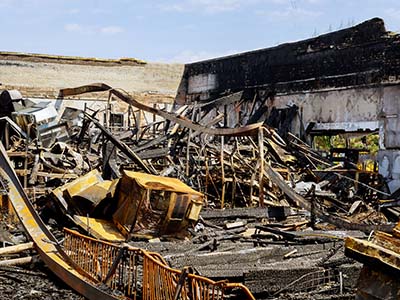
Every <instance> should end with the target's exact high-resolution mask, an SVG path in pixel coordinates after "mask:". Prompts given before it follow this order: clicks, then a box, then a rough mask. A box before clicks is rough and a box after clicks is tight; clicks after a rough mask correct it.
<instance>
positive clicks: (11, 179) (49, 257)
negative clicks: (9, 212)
mask: <svg viewBox="0 0 400 300" xmlns="http://www.w3.org/2000/svg"><path fill="white" fill-rule="evenodd" d="M0 167H1V168H0V175H1V177H2V178H3V180H4V179H5V180H7V181H8V196H9V199H10V201H11V203H12V205H13V207H14V210H15V212H16V213H17V215H18V217H19V219H20V220H21V223H22V225H23V227H24V228H25V231H26V232H27V234H28V235H29V236H30V238H31V239H32V240H33V242H34V244H35V248H36V250H37V252H38V253H39V255H40V257H41V259H42V260H43V261H44V262H45V264H46V265H47V266H48V267H49V269H50V270H51V271H52V272H54V273H55V274H56V275H57V276H58V277H59V278H60V279H61V280H62V281H64V282H65V283H66V284H67V285H69V286H70V287H71V288H73V289H74V290H76V291H77V292H78V293H80V294H82V295H83V296H85V297H86V298H88V299H90V300H98V299H110V300H111V299H117V298H115V297H113V296H112V295H109V294H107V293H105V292H103V291H101V290H99V289H97V287H96V286H95V284H96V281H95V280H93V278H91V277H90V276H88V274H86V272H84V271H83V270H82V269H81V268H79V267H77V265H76V264H74V263H73V262H72V260H71V259H69V257H68V255H67V254H66V253H65V252H64V251H63V249H62V248H61V246H60V245H59V244H58V242H57V240H56V238H55V237H54V236H53V234H52V233H51V232H50V231H49V230H48V229H47V227H46V225H45V224H44V223H43V221H42V220H41V219H40V217H39V215H38V214H37V212H36V211H35V209H34V207H33V205H32V204H31V202H30V201H29V199H28V197H27V196H26V194H25V192H24V189H23V188H22V186H21V183H20V181H19V180H18V177H17V175H16V174H15V171H14V170H13V168H12V166H11V163H10V161H9V160H8V157H7V153H6V151H5V149H4V147H3V145H2V144H1V143H0ZM67 263H68V264H69V265H68V264H67ZM73 270H75V272H74V271H73Z"/></svg>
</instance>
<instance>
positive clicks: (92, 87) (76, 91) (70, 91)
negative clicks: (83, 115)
mask: <svg viewBox="0 0 400 300" xmlns="http://www.w3.org/2000/svg"><path fill="white" fill-rule="evenodd" d="M109 89H111V87H110V86H109V85H107V84H104V83H92V84H88V85H83V86H79V87H75V88H66V89H61V90H60V92H59V94H58V97H59V98H63V97H68V96H76V95H80V94H85V93H94V92H105V91H108V90H109Z"/></svg>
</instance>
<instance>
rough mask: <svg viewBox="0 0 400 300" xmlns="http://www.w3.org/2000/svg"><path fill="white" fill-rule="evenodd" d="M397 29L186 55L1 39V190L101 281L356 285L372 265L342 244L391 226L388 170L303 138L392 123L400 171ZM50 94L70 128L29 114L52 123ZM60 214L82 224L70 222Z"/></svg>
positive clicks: (260, 294)
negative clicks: (103, 52)
mask: <svg viewBox="0 0 400 300" xmlns="http://www.w3.org/2000/svg"><path fill="white" fill-rule="evenodd" d="M399 40H400V36H399V35H396V34H393V33H390V32H387V30H386V29H385V27H384V24H383V21H382V20H380V19H372V20H369V21H367V22H364V23H362V24H360V25H357V26H354V27H352V28H348V29H344V30H340V31H337V32H332V33H328V34H325V35H322V36H319V37H315V38H312V39H309V40H304V41H299V42H294V43H288V44H284V45H280V46H277V47H274V48H267V49H261V50H257V51H252V52H248V53H242V54H237V55H233V56H228V57H223V58H217V59H212V60H207V61H203V62H198V63H193V64H188V65H185V66H182V65H166V64H151V63H145V62H143V61H140V60H135V59H120V60H102V59H90V58H86V59H85V58H73V57H60V56H48V55H30V54H20V53H6V52H3V53H0V71H1V72H2V74H4V76H3V77H2V78H1V80H2V83H3V88H4V89H6V90H7V91H5V92H3V93H4V94H2V95H3V96H2V98H1V99H2V101H4V103H5V104H7V105H9V110H7V112H6V113H7V117H11V118H13V119H14V120H15V122H16V123H17V124H16V126H15V128H20V130H19V131H18V132H17V133H16V136H17V138H14V139H9V135H8V134H4V136H3V137H4V139H5V140H9V141H10V142H9V143H8V144H7V143H5V146H6V147H5V148H4V149H3V148H2V147H0V150H1V151H0V163H1V166H2V168H0V171H1V172H0V181H1V183H2V189H1V194H2V195H3V196H5V197H8V198H9V200H10V201H11V203H12V204H13V206H14V208H15V210H16V213H17V214H18V216H19V217H20V218H21V220H22V221H23V225H24V226H25V230H26V232H27V233H28V235H29V236H30V238H31V239H32V240H33V241H34V243H35V246H36V247H37V249H38V250H39V252H40V253H39V254H41V255H42V256H41V257H42V259H43V260H44V261H45V262H46V263H47V264H48V265H49V267H50V269H52V270H53V271H55V273H56V274H58V275H59V276H60V277H61V278H63V280H65V282H66V283H68V284H69V285H70V286H71V287H73V288H75V289H76V290H77V291H78V292H79V293H81V294H83V295H86V296H87V297H88V298H90V299H98V297H99V295H101V296H105V294H107V293H108V292H109V290H108V289H111V290H113V292H118V293H122V294H123V295H125V296H127V297H131V298H136V297H139V298H140V296H142V295H143V299H147V298H146V297H147V296H146V295H153V294H154V295H155V299H159V298H157V297H158V294H159V293H158V292H159V291H160V290H163V291H165V290H169V291H172V293H171V295H172V294H174V299H179V295H181V296H182V297H181V298H184V299H186V298H195V299H199V300H200V299H203V298H207V297H204V295H207V296H210V295H212V296H213V297H214V296H221V297H222V298H221V299H244V298H245V297H244V296H245V295H247V298H248V299H254V298H255V297H257V298H258V299H272V298H274V299H288V295H290V297H291V298H290V299H304V297H305V295H308V296H309V297H314V296H315V297H317V298H315V299H350V298H351V297H353V296H354V293H355V285H356V282H355V281H356V279H357V278H358V275H359V272H360V269H361V265H360V264H359V263H357V262H355V261H353V260H350V259H348V258H345V257H344V251H342V250H343V239H344V238H346V237H347V238H349V237H356V238H362V239H364V238H365V237H366V236H368V234H369V233H370V232H371V231H382V232H385V233H379V234H377V236H382V237H385V239H386V238H387V233H389V232H391V231H392V229H393V226H394V224H393V223H391V222H394V221H396V222H397V221H398V217H399V216H400V209H399V208H396V207H395V208H396V209H397V210H393V211H392V212H390V213H388V210H383V209H382V208H387V207H384V206H383V204H382V202H381V199H382V198H381V196H382V195H384V196H393V194H392V193H388V191H382V190H380V188H382V186H384V184H382V181H381V177H380V176H378V174H376V172H364V173H362V172H359V171H360V170H358V169H357V168H355V167H354V165H351V164H349V167H347V165H346V164H343V166H342V165H338V164H335V163H334V162H332V161H330V160H328V159H326V157H323V156H322V155H321V154H320V153H319V152H317V151H315V149H312V148H311V147H310V145H308V144H307V143H306V142H305V141H308V142H310V141H311V138H312V137H314V136H317V135H334V134H345V135H355V134H361V135H365V134H367V133H375V134H376V133H379V136H380V147H381V149H380V154H379V157H380V172H381V173H382V174H383V175H384V176H385V177H386V179H387V180H388V182H389V188H390V191H392V192H393V191H394V190H396V189H397V187H398V186H399V185H400V184H398V182H400V178H399V177H400V175H399V174H400V171H398V169H400V163H399V161H400V158H398V157H397V151H398V150H396V149H397V148H400V142H399V141H398V136H397V134H398V133H397V132H398V130H397V120H398V116H397V105H396V104H397V97H398V95H399V91H400V90H399V83H400V81H399V79H398V77H397V76H398V74H399V70H398V69H399V68H398V60H397V57H398V56H399V54H400V52H399V49H398V46H397V44H398V41H399ZM399 57H400V56H399ZM42 75H43V76H42ZM102 82H104V83H102ZM14 89H18V90H20V91H21V94H22V95H21V94H19V93H18V94H17V93H16V92H13V91H12V90H14ZM9 91H12V92H9ZM22 96H24V97H22ZM25 97H27V98H30V99H32V101H27V100H26V99H24V98H25ZM43 100H46V103H45V104H43ZM19 102H21V103H25V102H27V103H28V102H29V103H30V104H29V106H26V107H18V105H17V103H19ZM41 103H42V104H41ZM160 103H161V104H162V105H160ZM10 104H12V105H10ZM7 107H8V106H7ZM47 107H52V108H53V109H51V111H52V113H53V115H54V116H53V117H52V119H51V122H56V125H55V126H61V125H62V124H64V125H65V127H66V128H67V129H68V130H67V132H68V135H67V136H66V137H65V140H64V139H63V140H60V135H59V134H58V133H57V132H56V133H55V135H54V136H53V135H52V137H51V138H49V139H46V141H47V142H44V140H40V139H39V138H38V136H39V135H38V133H34V134H31V133H30V132H27V131H29V129H30V126H26V127H24V126H23V125H24V122H25V121H26V120H28V122H27V123H29V122H32V123H33V125H35V127H36V128H38V129H39V134H42V133H43V132H41V129H40V127H41V126H44V127H46V126H47V125H48V124H50V122H49V121H48V119H47V118H36V117H35V114H36V109H37V108H47ZM64 108H66V109H65V110H63V109H64ZM46 116H47V114H46ZM78 121H79V122H78ZM142 121H143V122H142ZM7 122H8V123H7V124H9V125H11V127H13V126H14V125H13V123H12V122H10V121H9V120H7ZM29 124H30V123H29ZM29 124H28V125H29ZM9 125H7V126H9ZM64 125H62V126H64ZM51 127H52V126H51ZM15 128H14V130H15ZM21 128H22V129H21ZM52 128H53V127H52ZM6 129H7V128H6ZM71 129H73V130H71ZM5 132H7V130H5ZM18 134H19V135H20V136H18ZM13 137H15V136H13ZM53 137H54V138H53ZM310 137H311V138H310ZM347 150H349V151H347ZM352 150H354V149H346V151H347V152H346V155H349V156H352V157H353V156H356V154H358V152H357V151H353V152H352ZM336 151H339V150H336ZM9 158H10V159H9ZM132 171H133V172H132ZM100 174H102V175H100ZM159 175H161V176H162V177H161V176H159ZM170 177H174V178H177V179H179V180H177V179H172V178H170ZM20 181H23V185H22V184H21V183H20ZM396 197H397V198H392V199H385V201H387V203H384V204H389V205H392V206H398V201H397V200H398V196H396ZM203 200H204V201H203ZM2 203H3V201H2ZM203 206H204V207H205V209H204V210H202V211H201V212H200V209H201V208H203ZM38 212H39V214H38ZM55 219H56V220H55ZM45 223H46V224H45ZM64 224H67V225H68V226H67V225H66V226H65V227H68V228H79V230H80V232H76V231H74V230H71V229H66V230H65V231H64V234H63V233H62V232H61V231H60V229H61V227H64ZM181 231H182V232H183V231H184V234H182V235H181V234H179V235H175V234H172V233H178V232H179V233H181ZM53 233H54V234H57V237H58V236H60V238H61V236H63V237H64V238H63V239H62V240H61V241H62V242H60V241H59V240H58V239H56V237H55V236H53ZM85 235H87V236H85ZM89 235H90V236H92V237H89ZM178 237H179V238H181V237H185V240H180V241H179V242H178V241H177V240H175V238H178ZM171 238H173V239H171ZM186 238H187V239H186ZM370 238H371V235H370ZM102 240H103V241H102ZM104 240H106V241H108V242H104ZM111 241H112V243H110V242H111ZM363 241H364V240H363ZM120 242H122V244H117V243H120ZM128 242H129V243H132V244H129V245H127V244H125V243H128ZM141 243H142V244H141ZM132 246H134V247H132ZM136 247H139V248H136ZM144 249H146V250H144ZM354 249H355V250H357V249H356V248H354ZM147 250H149V251H157V252H159V253H160V254H162V255H164V257H161V256H160V255H159V254H155V253H152V252H149V251H147ZM8 251H9V250H8ZM49 253H50V254H49ZM141 263H143V264H141ZM187 265H196V266H195V268H196V270H190V268H186V267H185V266H187ZM70 266H73V268H71V267H70ZM171 267H173V268H176V269H173V268H171ZM178 269H180V270H181V271H179V270H178ZM79 270H80V271H79ZM132 270H136V271H137V270H143V272H141V271H140V272H136V275H135V274H134V273H135V272H132ZM81 271H84V273H85V274H81V273H82V272H81ZM198 271H200V272H201V276H199V274H197V273H198ZM138 274H139V275H143V278H139V277H140V276H137V275H138ZM160 274H161V275H162V276H160ZM171 274H172V275H171ZM83 275H84V276H83ZM132 276H134V278H133V277H132ZM202 276H206V277H207V278H206V277H202ZM87 278H90V279H91V281H90V282H86V279H87ZM221 279H224V280H221ZM225 279H228V280H234V281H235V282H236V283H234V284H228V283H226V281H225ZM214 280H215V281H214ZM132 282H133V283H134V284H132ZM205 282H207V285H204V283H205ZM82 283H86V284H82ZM242 283H244V284H245V285H246V286H247V287H248V288H249V289H248V288H247V287H245V286H243V285H242ZM99 286H100V287H101V288H100V289H99V288H98V287H99ZM203 287H205V288H204V289H203ZM103 288H105V289H103ZM231 289H232V290H233V291H232V293H233V294H232V295H230V294H225V291H228V290H231ZM196 291H198V292H199V293H198V295H197V293H196ZM118 295H120V294H115V296H118ZM171 295H170V296H171ZM186 295H187V296H186ZM109 296H110V295H109ZM192 296H193V297H192ZM197 296H198V297H197ZM110 297H114V294H112V295H111V296H110ZM166 298H168V299H170V298H171V297H166ZM107 299H108V298H107ZM112 299H114V298H112Z"/></svg>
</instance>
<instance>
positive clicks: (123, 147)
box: [84, 113, 157, 175]
mask: <svg viewBox="0 0 400 300" xmlns="http://www.w3.org/2000/svg"><path fill="white" fill-rule="evenodd" d="M84 114H85V117H86V118H87V119H89V120H90V121H91V122H93V124H94V125H96V127H97V128H99V129H100V130H101V132H102V133H103V134H104V135H105V136H106V137H107V139H109V140H110V141H111V142H112V143H113V144H114V145H115V146H116V147H117V148H118V149H119V150H121V151H122V152H123V153H124V154H125V155H127V156H128V157H129V158H130V159H132V160H133V161H134V162H135V163H137V164H138V165H139V166H140V167H141V168H142V169H143V170H144V171H145V172H146V173H149V174H153V175H156V174H157V171H155V170H154V169H152V168H150V167H149V166H148V165H147V164H146V163H145V162H144V161H143V160H141V159H140V158H139V156H138V155H137V154H136V153H135V152H134V151H133V150H132V149H131V148H129V147H128V146H127V145H126V144H125V143H124V142H122V141H120V140H119V139H117V138H115V137H114V136H113V135H112V134H111V132H109V131H108V130H107V129H106V128H105V127H104V126H103V125H101V123H100V122H99V121H97V120H96V119H95V118H93V117H92V116H91V115H89V114H88V113H84Z"/></svg>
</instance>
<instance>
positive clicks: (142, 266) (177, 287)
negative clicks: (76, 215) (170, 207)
mask: <svg viewBox="0 0 400 300" xmlns="http://www.w3.org/2000/svg"><path fill="white" fill-rule="evenodd" d="M63 247H64V250H65V252H66V254H67V255H68V256H69V257H70V258H71V260H72V261H73V262H74V263H75V264H76V265H77V266H79V267H80V268H81V269H82V270H83V271H84V272H86V273H87V274H88V275H89V276H90V277H91V278H95V279H97V280H98V282H99V284H100V285H101V286H102V288H108V289H110V293H112V294H113V295H121V296H125V297H128V298H131V299H144V300H169V299H171V300H178V299H182V300H223V299H227V298H230V299H231V297H233V296H232V295H240V296H236V297H237V298H236V299H251V300H253V299H255V298H254V296H253V295H252V294H251V292H250V291H249V289H248V288H247V287H246V286H244V285H242V284H240V283H227V281H218V282H215V281H213V280H211V279H208V278H206V277H203V276H199V275H195V274H192V273H191V272H190V268H184V269H183V270H181V271H180V270H176V269H173V268H170V267H169V266H168V265H167V263H166V262H165V260H164V259H163V258H162V257H161V255H159V254H158V253H153V252H148V251H145V250H143V249H139V248H134V247H131V246H129V245H123V246H118V245H114V244H111V243H107V242H104V241H100V240H96V239H93V238H90V237H87V236H84V235H81V234H79V233H78V232H76V231H73V230H69V229H65V239H64V242H63Z"/></svg>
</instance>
